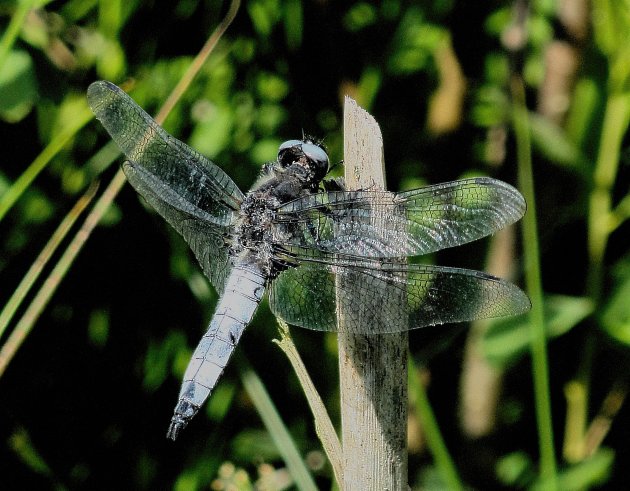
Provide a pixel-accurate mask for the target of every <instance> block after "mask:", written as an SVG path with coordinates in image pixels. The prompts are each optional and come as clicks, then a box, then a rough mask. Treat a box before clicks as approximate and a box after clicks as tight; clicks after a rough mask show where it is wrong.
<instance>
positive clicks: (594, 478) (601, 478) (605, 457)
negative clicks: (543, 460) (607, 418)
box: [531, 448, 615, 491]
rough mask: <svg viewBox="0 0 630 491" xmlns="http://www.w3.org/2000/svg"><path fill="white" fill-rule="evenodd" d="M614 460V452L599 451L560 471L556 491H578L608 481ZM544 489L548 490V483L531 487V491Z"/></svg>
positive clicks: (605, 449)
mask: <svg viewBox="0 0 630 491" xmlns="http://www.w3.org/2000/svg"><path fill="white" fill-rule="evenodd" d="M614 460H615V452H613V451H612V450H611V449H609V448H601V449H599V450H598V451H597V452H596V453H595V454H594V455H593V456H592V457H589V458H588V459H586V460H583V461H582V462H580V463H579V464H576V465H572V466H570V467H568V468H567V469H564V470H563V471H561V472H560V473H559V474H558V482H557V489H562V491H573V490H575V491H578V490H582V489H590V488H591V487H592V486H597V485H600V484H604V483H605V482H607V481H608V477H609V475H610V472H611V470H612V465H613V463H614ZM544 489H549V486H548V483H545V482H539V483H537V484H535V485H534V486H532V487H531V490H532V491H538V490H544Z"/></svg>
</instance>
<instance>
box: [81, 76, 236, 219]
mask: <svg viewBox="0 0 630 491" xmlns="http://www.w3.org/2000/svg"><path fill="white" fill-rule="evenodd" d="M88 102H89V104H90V107H91V108H92V111H93V112H94V114H95V115H96V118H97V119H98V120H99V121H100V122H101V123H102V124H103V126H104V127H105V129H106V130H107V132H108V133H109V134H110V135H111V137H112V139H113V140H114V141H115V142H116V143H117V144H118V146H119V147H120V149H121V150H122V151H123V153H124V154H125V155H126V156H127V158H128V159H129V160H131V161H132V162H134V163H135V164H137V165H139V166H142V167H144V168H145V169H146V170H147V171H149V172H150V173H151V174H153V175H154V176H156V177H157V178H158V179H159V180H160V181H161V182H162V183H164V185H166V186H168V187H170V188H171V189H172V190H173V191H174V193H175V194H176V195H177V196H178V197H179V198H180V199H181V203H178V206H180V207H182V206H185V207H190V212H191V213H192V214H195V213H196V211H197V210H202V211H203V212H204V214H205V215H204V216H205V218H206V219H210V220H211V221H212V222H213V223H217V224H218V225H227V224H229V223H231V221H232V219H233V215H234V212H235V211H236V210H238V209H239V207H240V204H241V202H242V201H243V193H242V192H241V191H240V190H239V189H238V187H237V186H236V184H234V181H232V179H230V177H229V176H228V175H227V174H226V173H225V172H223V170H221V169H220V168H219V167H217V166H216V165H214V164H213V163H212V162H210V161H209V160H208V159H206V158H205V157H204V156H203V155H201V154H200V153H198V152H196V151H195V150H193V149H192V148H190V147H189V146H188V145H186V144H185V143H182V142H180V141H179V140H177V139H176V138H173V137H172V136H171V135H169V134H168V133H167V132H166V131H164V130H163V129H162V128H161V127H160V126H159V125H158V124H157V123H156V122H155V121H153V119H152V118H151V116H149V115H148V114H147V113H146V112H145V111H144V110H143V109H142V108H141V107H140V106H138V105H137V104H136V103H135V102H134V101H133V99H131V98H130V97H129V96H128V95H127V94H126V93H125V92H123V91H122V90H121V89H119V88H118V87H116V86H115V85H114V84H111V83H109V82H105V81H100V82H94V83H93V84H92V85H90V87H89V88H88ZM138 192H139V193H140V194H142V192H143V189H138Z"/></svg>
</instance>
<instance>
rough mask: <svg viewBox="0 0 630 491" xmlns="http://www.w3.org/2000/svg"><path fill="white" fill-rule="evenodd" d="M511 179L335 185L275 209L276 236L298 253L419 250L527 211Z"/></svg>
mask: <svg viewBox="0 0 630 491" xmlns="http://www.w3.org/2000/svg"><path fill="white" fill-rule="evenodd" d="M525 209H526V205H525V200H524V199H523V197H522V196H521V194H520V193H519V192H518V191H517V190H516V189H514V188H513V187H512V186H510V185H509V184H506V183H504V182H502V181H498V180H496V179H491V178H474V179H465V180H460V181H453V182H447V183H443V184H437V185H435V186H428V187H425V188H421V189H416V190H413V191H407V192H404V193H398V194H395V193H390V192H387V191H334V192H327V193H317V194H314V195H311V196H307V197H305V198H300V199H297V200H294V201H291V202H290V203H287V204H285V205H282V206H281V207H279V209H278V210H277V224H276V234H277V242H278V243H279V244H280V245H282V246H283V247H285V249H286V250H288V251H289V252H291V253H292V254H293V255H295V256H296V257H298V258H302V257H304V258H311V257H313V256H316V255H317V254H316V253H314V252H313V251H320V252H325V253H336V254H347V255H352V256H361V257H378V258H392V257H404V256H416V255H422V254H427V253H430V252H434V251H438V250H441V249H445V248H448V247H455V246H458V245H461V244H465V243H467V242H471V241H474V240H477V239H480V238H482V237H485V236H486V235H489V234H492V233H494V232H496V231H497V230H500V229H502V228H504V227H505V226H507V225H509V224H511V223H514V222H515V221H517V220H518V219H519V218H521V217H522V216H523V214H524V213H525Z"/></svg>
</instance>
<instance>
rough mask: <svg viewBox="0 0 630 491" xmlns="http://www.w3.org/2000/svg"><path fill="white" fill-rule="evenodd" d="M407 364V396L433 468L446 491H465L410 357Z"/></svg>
mask: <svg viewBox="0 0 630 491" xmlns="http://www.w3.org/2000/svg"><path fill="white" fill-rule="evenodd" d="M408 364H409V370H408V372H407V373H408V376H409V396H410V399H411V400H412V401H414V403H415V407H416V412H417V415H418V419H419V420H420V423H421V424H422V431H423V432H424V434H425V435H426V438H427V444H428V446H429V450H430V451H431V454H432V455H433V458H434V460H435V466H436V468H437V470H438V472H439V473H440V476H441V478H442V480H443V482H444V484H445V485H446V486H447V488H448V489H450V490H452V491H457V490H463V489H465V488H464V485H463V483H462V481H461V479H460V477H459V474H458V473H457V468H456V467H455V464H454V463H453V459H452V458H451V455H450V453H449V451H448V449H447V448H446V443H444V438H442V433H441V432H440V428H439V426H438V424H437V420H436V419H435V414H434V413H433V408H431V404H430V403H429V398H428V397H427V393H426V390H425V388H424V386H423V385H422V382H421V380H420V377H419V376H418V369H417V367H416V366H415V363H414V361H413V358H412V357H411V356H410V357H408Z"/></svg>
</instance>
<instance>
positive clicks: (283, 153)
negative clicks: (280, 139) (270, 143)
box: [278, 140, 304, 167]
mask: <svg viewBox="0 0 630 491" xmlns="http://www.w3.org/2000/svg"><path fill="white" fill-rule="evenodd" d="M303 143H304V142H303V141H302V140H287V141H285V142H284V143H283V144H282V145H280V147H279V148H278V162H279V163H280V165H281V166H282V167H286V166H288V165H290V164H291V163H292V162H293V159H295V158H297V157H299V156H300V155H301V154H302V150H301V147H302V144H303Z"/></svg>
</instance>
